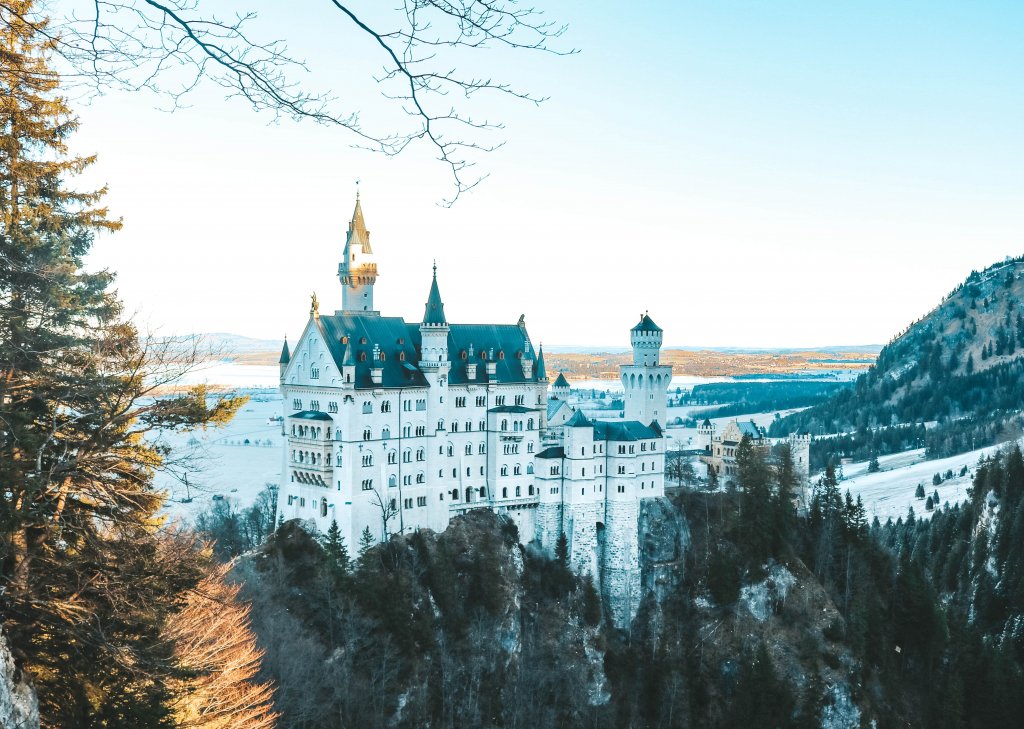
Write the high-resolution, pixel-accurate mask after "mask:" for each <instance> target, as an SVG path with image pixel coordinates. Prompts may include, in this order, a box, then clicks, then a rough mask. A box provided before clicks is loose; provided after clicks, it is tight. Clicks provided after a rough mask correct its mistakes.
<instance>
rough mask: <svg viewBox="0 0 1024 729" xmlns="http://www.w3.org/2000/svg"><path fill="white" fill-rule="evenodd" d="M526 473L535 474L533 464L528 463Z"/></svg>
mask: <svg viewBox="0 0 1024 729" xmlns="http://www.w3.org/2000/svg"><path fill="white" fill-rule="evenodd" d="M526 472H527V473H533V464H532V463H527V464H526Z"/></svg>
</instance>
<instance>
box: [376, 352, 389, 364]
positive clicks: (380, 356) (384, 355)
mask: <svg viewBox="0 0 1024 729" xmlns="http://www.w3.org/2000/svg"><path fill="white" fill-rule="evenodd" d="M377 357H378V359H379V360H380V361H381V362H383V361H384V360H386V359H387V358H388V353H387V352H379V353H378V355H377Z"/></svg>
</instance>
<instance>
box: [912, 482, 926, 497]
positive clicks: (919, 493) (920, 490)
mask: <svg viewBox="0 0 1024 729" xmlns="http://www.w3.org/2000/svg"><path fill="white" fill-rule="evenodd" d="M914 498H915V499H923V498H924V484H923V483H919V484H918V485H917V488H916V489H914Z"/></svg>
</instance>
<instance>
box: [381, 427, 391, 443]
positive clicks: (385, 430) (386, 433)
mask: <svg viewBox="0 0 1024 729" xmlns="http://www.w3.org/2000/svg"><path fill="white" fill-rule="evenodd" d="M390 437H391V428H389V427H387V426H386V425H385V426H384V428H383V429H382V430H381V431H380V439H381V440H387V439H388V438H390Z"/></svg>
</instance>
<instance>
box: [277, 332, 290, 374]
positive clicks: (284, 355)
mask: <svg viewBox="0 0 1024 729" xmlns="http://www.w3.org/2000/svg"><path fill="white" fill-rule="evenodd" d="M291 361H292V355H291V353H290V352H289V351H288V337H285V338H284V346H283V347H281V357H280V358H279V359H278V360H277V364H278V365H279V366H280V368H281V381H282V382H284V371H285V370H286V369H288V363H289V362H291Z"/></svg>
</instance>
